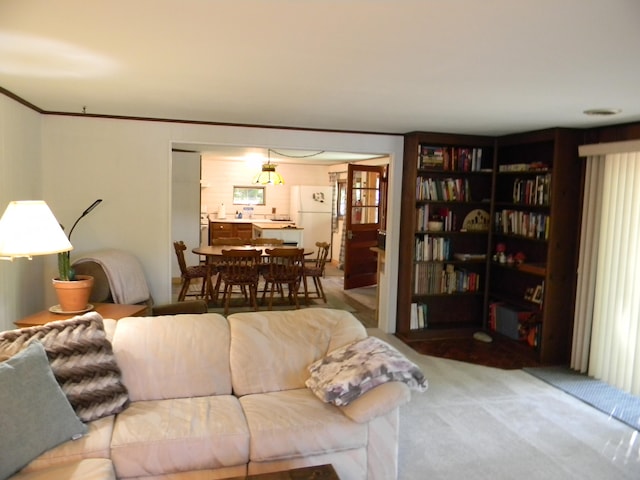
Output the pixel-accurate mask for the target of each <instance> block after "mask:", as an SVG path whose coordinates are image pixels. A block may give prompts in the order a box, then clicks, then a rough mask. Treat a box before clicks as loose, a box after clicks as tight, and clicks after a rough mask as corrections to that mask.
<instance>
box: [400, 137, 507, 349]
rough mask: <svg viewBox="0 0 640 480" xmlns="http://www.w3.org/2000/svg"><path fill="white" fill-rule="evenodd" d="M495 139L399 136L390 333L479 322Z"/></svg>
mask: <svg viewBox="0 0 640 480" xmlns="http://www.w3.org/2000/svg"><path fill="white" fill-rule="evenodd" d="M494 143H495V142H494V139H493V138H491V137H482V136H465V135H447V134H432V133H414V134H410V135H407V136H406V137H405V150H404V151H405V154H404V155H405V158H404V174H403V185H402V213H401V232H400V252H401V253H400V263H399V267H400V268H399V271H400V275H399V279H398V308H397V322H398V323H397V332H398V334H399V335H400V336H401V337H405V338H421V337H426V336H428V335H429V333H430V332H431V331H433V330H434V329H443V328H460V327H477V328H481V327H482V321H483V312H484V306H485V301H486V299H485V292H486V288H485V284H486V274H487V254H488V251H489V250H488V248H489V225H490V215H491V212H490V208H491V195H492V179H493V162H494Z"/></svg>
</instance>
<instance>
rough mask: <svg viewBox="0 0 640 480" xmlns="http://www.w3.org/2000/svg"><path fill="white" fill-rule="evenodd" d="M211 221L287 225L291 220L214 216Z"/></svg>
mask: <svg viewBox="0 0 640 480" xmlns="http://www.w3.org/2000/svg"><path fill="white" fill-rule="evenodd" d="M210 222H211V223H264V224H273V225H279V224H281V225H289V224H292V223H293V222H291V221H288V220H270V219H268V218H235V217H227V218H215V219H212V220H210Z"/></svg>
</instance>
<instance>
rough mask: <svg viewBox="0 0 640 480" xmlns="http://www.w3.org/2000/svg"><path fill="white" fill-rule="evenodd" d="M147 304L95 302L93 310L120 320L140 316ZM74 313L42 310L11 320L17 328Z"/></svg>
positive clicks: (144, 312) (65, 317)
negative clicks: (15, 320) (14, 320)
mask: <svg viewBox="0 0 640 480" xmlns="http://www.w3.org/2000/svg"><path fill="white" fill-rule="evenodd" d="M148 308H149V307H148V306H147V305H125V304H120V303H96V304H95V305H94V308H93V310H92V311H93V312H98V313H99V314H100V315H101V316H102V317H103V318H112V319H114V320H120V319H121V318H124V317H140V316H143V315H146V314H147V312H148ZM75 316H76V315H75V314H60V313H53V312H51V311H49V310H42V311H41V312H38V313H34V314H33V315H29V316H28V317H24V318H21V319H20V320H18V321H17V322H13V323H14V324H15V325H16V326H17V327H18V328H24V327H34V326H36V325H44V324H45V323H49V322H53V321H56V320H67V319H69V318H73V317H75Z"/></svg>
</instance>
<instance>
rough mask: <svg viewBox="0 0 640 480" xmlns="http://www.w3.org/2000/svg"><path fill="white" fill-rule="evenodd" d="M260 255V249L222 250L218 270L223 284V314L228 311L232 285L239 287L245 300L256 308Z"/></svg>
mask: <svg viewBox="0 0 640 480" xmlns="http://www.w3.org/2000/svg"><path fill="white" fill-rule="evenodd" d="M261 255H262V252H261V251H260V250H245V249H243V250H233V249H231V250H222V256H221V257H220V261H219V263H218V272H219V275H220V279H221V281H222V283H223V284H224V288H223V293H222V301H223V303H224V314H225V315H227V314H228V313H229V301H230V300H231V295H232V294H233V288H234V287H239V289H240V290H239V291H240V293H242V295H243V296H244V300H245V302H247V301H249V302H250V305H251V306H253V309H254V310H256V311H257V310H258V280H259V275H258V264H259V263H260V256H261ZM247 290H248V291H249V295H248V296H247Z"/></svg>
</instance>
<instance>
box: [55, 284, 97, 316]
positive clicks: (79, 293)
mask: <svg viewBox="0 0 640 480" xmlns="http://www.w3.org/2000/svg"><path fill="white" fill-rule="evenodd" d="M52 282H53V287H54V288H55V289H56V293H57V295H58V302H60V310H61V311H63V312H80V311H82V310H85V309H86V308H87V304H88V303H89V296H90V295H91V289H92V288H93V277H92V276H90V275H77V276H76V279H75V280H73V281H65V280H58V279H57V278H54V279H53V280H52Z"/></svg>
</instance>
